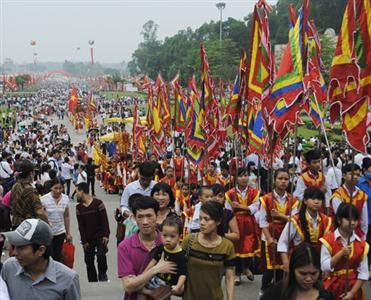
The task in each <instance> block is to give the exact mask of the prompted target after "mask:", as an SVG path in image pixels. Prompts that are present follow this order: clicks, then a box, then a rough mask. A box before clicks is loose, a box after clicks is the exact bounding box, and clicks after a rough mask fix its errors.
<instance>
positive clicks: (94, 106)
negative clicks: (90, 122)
mask: <svg viewBox="0 0 371 300" xmlns="http://www.w3.org/2000/svg"><path fill="white" fill-rule="evenodd" d="M88 107H89V110H90V111H93V112H97V101H96V99H95V97H94V94H93V93H91V94H90V98H89V106H88Z"/></svg>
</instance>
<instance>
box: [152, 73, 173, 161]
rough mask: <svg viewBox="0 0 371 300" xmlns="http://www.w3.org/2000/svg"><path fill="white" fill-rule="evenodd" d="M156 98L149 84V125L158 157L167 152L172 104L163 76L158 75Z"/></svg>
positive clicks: (154, 149)
mask: <svg viewBox="0 0 371 300" xmlns="http://www.w3.org/2000/svg"><path fill="white" fill-rule="evenodd" d="M155 93H156V97H154V95H153V89H152V86H151V84H148V111H147V124H148V129H149V138H150V141H151V145H152V147H153V149H152V150H153V151H154V152H155V153H156V154H157V155H161V154H163V153H164V152H166V143H165V139H166V136H167V135H168V136H170V130H171V128H170V120H171V116H170V102H169V98H168V94H167V90H166V84H165V82H164V81H163V79H162V77H161V75H158V77H157V80H156V84H155Z"/></svg>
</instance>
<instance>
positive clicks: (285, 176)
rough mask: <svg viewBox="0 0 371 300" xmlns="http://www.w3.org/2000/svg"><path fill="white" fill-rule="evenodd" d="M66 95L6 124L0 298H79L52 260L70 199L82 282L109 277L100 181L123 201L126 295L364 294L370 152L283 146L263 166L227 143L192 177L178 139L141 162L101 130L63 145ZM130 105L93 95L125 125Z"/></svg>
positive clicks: (67, 272)
mask: <svg viewBox="0 0 371 300" xmlns="http://www.w3.org/2000/svg"><path fill="white" fill-rule="evenodd" d="M62 89H63V88H62V87H61V86H59V85H57V87H56V88H55V89H49V90H48V89H47V88H46V87H44V88H42V89H41V90H40V91H39V92H38V93H37V94H36V96H32V97H30V98H27V99H28V100H29V101H31V103H32V104H28V105H29V106H28V107H26V108H25V109H24V110H22V111H18V112H17V113H15V114H13V115H12V114H11V115H10V116H8V115H7V116H6V118H5V121H4V122H3V123H2V130H1V131H2V134H1V139H2V140H1V145H2V155H1V160H0V178H1V189H2V191H1V193H0V195H1V205H0V208H1V215H0V219H1V222H0V231H1V232H2V233H1V235H0V248H1V249H2V248H3V246H4V243H5V239H6V238H7V239H8V242H7V243H6V247H7V249H8V251H9V256H10V258H8V259H7V260H6V261H5V262H4V265H3V266H2V270H1V280H0V298H1V299H25V298H26V297H28V296H27V295H29V293H33V297H34V298H35V299H80V298H81V292H80V287H79V277H78V275H77V273H76V272H75V271H73V270H72V269H70V268H68V267H67V266H65V265H64V264H63V263H65V262H64V260H63V255H62V253H63V246H64V244H65V243H69V242H71V239H72V236H71V227H70V218H71V216H70V210H69V207H70V205H71V201H74V200H75V199H76V200H77V201H78V204H77V206H76V217H77V221H78V229H79V233H80V237H79V240H80V242H81V244H82V247H83V250H84V261H85V264H86V270H87V278H88V281H89V282H98V281H99V282H107V281H108V276H107V257H106V253H107V251H108V248H107V245H108V241H109V237H110V226H109V218H111V217H113V216H111V215H107V212H106V209H105V204H104V202H105V199H98V198H97V197H96V195H95V194H96V189H97V188H98V187H97V186H96V181H97V182H99V185H100V186H101V187H102V188H103V189H104V190H105V191H106V192H107V193H116V194H118V195H120V196H121V199H120V208H118V209H117V211H116V214H115V218H116V221H117V230H116V238H117V264H118V277H119V278H120V280H122V283H123V288H124V291H123V292H124V294H125V295H124V297H125V299H166V298H170V297H171V296H172V295H176V296H180V297H183V298H184V299H223V297H225V298H227V299H234V293H235V290H236V289H238V288H239V286H240V285H241V283H242V282H243V281H245V280H246V279H247V280H249V281H254V280H256V278H255V275H257V274H262V277H261V291H260V295H259V297H260V298H261V299H363V298H362V297H363V296H364V294H363V289H362V285H363V284H364V283H365V282H366V281H367V280H368V279H369V263H368V262H369V258H370V252H369V251H368V250H369V246H368V243H367V242H370V241H371V228H370V226H371V155H370V153H368V154H361V153H358V154H352V153H351V151H350V150H349V149H346V148H343V147H342V146H338V145H336V144H334V145H332V148H331V149H328V148H327V149H326V146H325V147H323V145H322V144H320V143H318V145H317V146H316V148H315V149H310V150H306V151H304V150H302V146H300V148H299V149H298V151H296V150H295V151H294V150H293V149H292V147H291V148H290V147H288V148H284V150H282V153H281V154H280V155H279V156H278V157H277V158H275V160H274V162H273V165H272V169H269V168H268V167H266V166H265V162H264V161H262V160H261V159H260V158H259V157H258V156H257V155H256V154H253V153H247V152H242V153H240V154H238V153H235V152H234V151H233V149H228V147H226V149H224V151H223V152H222V154H221V155H220V157H218V158H217V159H215V160H210V161H208V162H207V163H206V164H205V166H204V167H203V168H199V167H198V166H195V165H193V164H191V163H190V162H189V161H188V160H187V158H186V157H185V156H184V153H183V152H184V149H183V148H182V143H181V139H179V141H178V143H177V144H176V145H173V146H172V147H169V148H168V152H167V153H164V154H163V156H162V157H158V156H156V155H155V154H153V153H148V157H147V158H146V159H144V160H141V161H140V160H138V159H137V158H134V157H131V155H130V151H127V152H126V153H125V154H123V153H120V152H119V151H120V148H119V147H113V148H112V149H111V146H110V144H111V143H108V142H101V143H100V142H99V138H98V137H99V135H102V134H103V132H100V130H105V129H104V128H103V127H101V128H99V127H98V128H97V131H98V133H97V131H88V132H87V141H82V142H81V143H80V144H78V145H73V144H72V143H71V137H70V134H69V132H68V131H67V129H66V126H64V125H59V126H58V125H55V122H54V121H53V118H55V117H56V118H59V119H63V117H64V114H65V112H66V111H67V110H66V105H65V103H63V101H64V100H66V99H67V95H66V93H65V92H63V93H62V92H61V94H58V92H59V91H61V90H62ZM45 99H53V100H52V101H46V100H45ZM63 99H64V100H63ZM7 100H9V101H10V102H9V103H13V102H14V103H17V101H16V100H15V101H13V98H7V99H6V100H5V102H4V103H3V104H6V103H8V102H6V101H7ZM12 101H13V102H12ZM132 102H133V100H132V99H128V98H123V99H117V101H115V100H105V99H100V104H99V109H98V113H99V114H101V116H102V117H112V116H115V115H114V114H115V112H117V111H119V112H120V115H121V116H122V115H124V116H125V117H126V115H125V112H128V113H127V116H130V113H129V111H131V108H130V105H131V104H132ZM14 103H13V104H14ZM46 103H48V104H46ZM53 103H54V105H53ZM13 104H11V105H10V107H12V105H13ZM122 107H124V108H123V109H121V108H122ZM31 108H32V110H31ZM15 111H16V110H15ZM28 112H29V113H30V116H33V118H32V119H31V120H32V121H30V122H29V123H28V124H22V125H19V124H20V122H21V120H24V119H27V117H28V115H27V116H26V115H25V116H22V115H21V116H20V114H28ZM44 114H45V115H48V116H49V117H43V116H42V117H40V115H44ZM14 116H15V117H14ZM36 116H38V117H36ZM14 118H15V119H14ZM66 122H67V119H66ZM92 137H93V138H92ZM91 138H92V139H93V141H92V142H89V141H91ZM99 144H100V155H99V157H100V159H98V160H96V159H95V158H94V157H93V155H92V154H93V148H94V147H97V145H99ZM330 153H331V155H329V154H330ZM99 157H98V158H99ZM102 157H104V159H102ZM0 252H1V251H0ZM95 257H97V268H96V266H95ZM223 277H224V278H225V285H224V286H225V288H224V290H223V289H222V285H221V281H222V279H223ZM1 293H4V294H1ZM3 295H4V296H3ZM6 297H8V298H6Z"/></svg>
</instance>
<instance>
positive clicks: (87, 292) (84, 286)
mask: <svg viewBox="0 0 371 300" xmlns="http://www.w3.org/2000/svg"><path fill="white" fill-rule="evenodd" d="M57 123H58V124H60V123H61V121H57ZM63 124H65V125H66V126H67V128H68V132H69V133H70V135H71V139H72V142H73V143H74V144H77V143H79V142H82V141H83V140H84V139H85V138H86V137H85V135H84V134H82V133H80V134H76V132H75V130H74V129H73V128H72V126H71V124H70V123H69V121H68V119H67V118H65V120H64V121H63ZM96 195H97V197H98V198H100V199H102V200H103V201H104V203H105V205H106V209H107V213H108V219H109V223H110V229H111V236H110V241H109V245H108V248H109V252H108V254H107V260H108V277H109V280H110V282H107V283H101V282H98V283H89V282H88V281H87V275H86V269H85V263H84V255H83V251H82V247H81V245H80V244H79V233H78V227H77V219H76V210H75V207H76V202H72V203H71V205H70V211H71V233H72V236H73V239H74V243H75V246H76V253H75V265H74V269H75V270H76V271H77V272H78V274H79V276H80V285H81V294H82V299H91V300H93V299H94V300H118V299H122V295H123V289H122V284H121V281H120V280H119V279H118V278H117V255H116V254H117V253H116V238H115V233H116V221H115V219H114V217H113V212H114V210H115V208H116V207H118V205H119V201H120V196H119V195H109V194H106V193H105V191H104V190H103V189H102V188H100V187H99V184H97V186H96ZM260 282H261V276H256V277H255V281H253V282H250V281H248V280H247V279H246V278H245V279H243V282H242V285H241V286H238V287H236V290H235V291H236V299H241V300H242V299H244V300H255V299H257V298H258V293H259V288H260ZM200 288H202V287H200ZM366 289H367V291H366V294H367V295H368V296H367V299H371V288H370V284H367V288H366ZM179 299H180V298H179ZM195 300H199V299H195ZM203 300H207V299H203Z"/></svg>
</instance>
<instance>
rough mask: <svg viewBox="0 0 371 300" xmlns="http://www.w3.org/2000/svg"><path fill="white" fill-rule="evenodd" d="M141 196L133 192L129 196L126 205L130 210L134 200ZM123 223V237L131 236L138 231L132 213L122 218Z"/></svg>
mask: <svg viewBox="0 0 371 300" xmlns="http://www.w3.org/2000/svg"><path fill="white" fill-rule="evenodd" d="M141 197H142V195H141V194H138V193H136V194H133V195H131V196H130V197H129V200H128V202H129V203H128V205H129V209H130V210H132V208H133V204H134V202H135V201H137V200H138V199H140V198H141ZM123 224H124V226H125V238H128V237H129V236H132V235H133V234H134V233H135V232H137V231H138V224H137V222H136V221H135V217H134V215H133V214H130V216H129V217H127V218H126V219H125V220H124V222H123Z"/></svg>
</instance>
